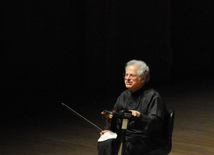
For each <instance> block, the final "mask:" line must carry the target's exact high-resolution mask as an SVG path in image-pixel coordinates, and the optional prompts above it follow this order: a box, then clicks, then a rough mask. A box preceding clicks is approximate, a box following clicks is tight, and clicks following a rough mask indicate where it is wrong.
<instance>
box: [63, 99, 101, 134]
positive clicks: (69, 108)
mask: <svg viewBox="0 0 214 155" xmlns="http://www.w3.org/2000/svg"><path fill="white" fill-rule="evenodd" d="M61 104H62V106H63V107H65V108H67V109H68V110H70V111H72V112H73V113H74V114H76V115H77V116H79V117H80V118H82V119H83V120H85V121H86V122H88V123H89V124H91V125H92V126H93V127H95V128H96V129H98V130H99V131H102V130H103V129H101V128H100V127H98V126H97V125H95V124H94V123H92V122H91V121H89V120H88V119H87V118H85V117H83V116H82V115H80V114H79V113H78V112H76V111H75V110H73V109H72V108H71V107H69V106H67V105H66V104H65V103H61Z"/></svg>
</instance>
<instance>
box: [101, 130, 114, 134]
mask: <svg viewBox="0 0 214 155" xmlns="http://www.w3.org/2000/svg"><path fill="white" fill-rule="evenodd" d="M106 132H112V131H111V130H103V131H101V132H100V135H103V134H104V133H106Z"/></svg>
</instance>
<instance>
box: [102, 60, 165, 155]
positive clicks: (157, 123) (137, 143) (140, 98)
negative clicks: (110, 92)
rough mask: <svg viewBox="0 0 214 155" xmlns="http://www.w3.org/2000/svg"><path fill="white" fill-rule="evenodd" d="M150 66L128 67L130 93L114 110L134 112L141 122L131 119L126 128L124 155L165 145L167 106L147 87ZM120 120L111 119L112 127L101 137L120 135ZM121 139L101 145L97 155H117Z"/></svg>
mask: <svg viewBox="0 0 214 155" xmlns="http://www.w3.org/2000/svg"><path fill="white" fill-rule="evenodd" d="M149 78H150V74H149V67H148V66H147V65H146V63H145V62H143V61H140V60H131V61H129V62H128V63H127V64H126V67H125V73H124V82H125V86H126V88H127V90H125V91H124V92H122V94H121V95H120V96H119V97H118V99H117V101H116V103H115V105H114V108H113V110H115V111H117V112H118V111H119V110H121V109H123V110H128V111H131V113H132V115H133V116H136V117H138V119H134V120H130V121H129V123H128V126H127V130H126V135H125V143H124V147H123V155H143V154H144V153H145V152H148V151H150V150H153V149H155V148H158V147H160V146H162V145H163V144H164V136H163V125H164V115H165V105H164V103H163V101H162V99H161V97H160V95H159V93H158V92H157V91H155V90H154V89H151V88H149V87H148V85H147V83H148V81H149ZM120 123H121V120H120V119H119V118H114V116H113V118H112V123H111V127H110V128H109V129H106V130H104V131H102V132H101V133H100V134H101V135H103V134H106V133H111V132H112V133H117V134H118V135H119V133H120V131H121V129H120V125H119V124H120ZM119 144H120V136H117V138H116V139H108V140H105V141H101V142H98V155H117V153H118V148H119Z"/></svg>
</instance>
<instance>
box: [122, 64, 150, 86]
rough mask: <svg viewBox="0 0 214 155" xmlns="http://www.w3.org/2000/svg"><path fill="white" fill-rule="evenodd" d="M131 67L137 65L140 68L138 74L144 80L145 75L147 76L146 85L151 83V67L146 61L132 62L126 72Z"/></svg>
mask: <svg viewBox="0 0 214 155" xmlns="http://www.w3.org/2000/svg"><path fill="white" fill-rule="evenodd" d="M130 65H137V66H138V67H139V69H138V71H137V74H138V75H139V76H140V78H142V77H143V76H144V75H145V76H146V83H147V82H149V79H150V72H149V67H148V66H147V64H146V63H145V62H144V61H141V60H130V61H129V62H127V63H126V67H125V71H126V70H127V68H128V66H130Z"/></svg>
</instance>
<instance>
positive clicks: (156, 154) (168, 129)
mask: <svg viewBox="0 0 214 155" xmlns="http://www.w3.org/2000/svg"><path fill="white" fill-rule="evenodd" d="M165 119H166V121H165V124H164V131H165V135H166V145H165V146H164V147H161V148H159V149H156V150H152V151H150V152H148V153H146V155H167V154H169V153H170V151H171V149H172V132H173V126H174V111H173V110H170V109H167V110H166V117H165Z"/></svg>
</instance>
